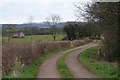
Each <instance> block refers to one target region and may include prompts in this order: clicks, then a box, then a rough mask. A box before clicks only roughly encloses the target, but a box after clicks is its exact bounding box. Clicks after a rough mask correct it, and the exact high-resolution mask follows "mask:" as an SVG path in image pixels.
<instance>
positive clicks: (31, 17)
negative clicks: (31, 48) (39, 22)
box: [28, 16, 33, 42]
mask: <svg viewBox="0 0 120 80" xmlns="http://www.w3.org/2000/svg"><path fill="white" fill-rule="evenodd" d="M32 22H33V16H30V17H29V22H28V24H29V33H30V35H31V42H32Z"/></svg>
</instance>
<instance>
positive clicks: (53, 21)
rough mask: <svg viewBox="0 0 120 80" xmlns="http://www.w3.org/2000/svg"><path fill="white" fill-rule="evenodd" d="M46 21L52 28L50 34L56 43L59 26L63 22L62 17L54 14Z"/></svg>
mask: <svg viewBox="0 0 120 80" xmlns="http://www.w3.org/2000/svg"><path fill="white" fill-rule="evenodd" d="M46 20H47V23H48V25H49V27H50V32H51V34H52V37H53V39H54V41H55V40H56V35H57V25H58V24H59V23H60V22H61V17H60V15H57V14H52V15H51V16H50V17H48V18H47V19H46Z"/></svg>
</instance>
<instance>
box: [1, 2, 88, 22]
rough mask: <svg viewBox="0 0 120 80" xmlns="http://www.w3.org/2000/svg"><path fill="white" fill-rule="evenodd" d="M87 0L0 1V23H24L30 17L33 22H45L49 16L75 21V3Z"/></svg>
mask: <svg viewBox="0 0 120 80" xmlns="http://www.w3.org/2000/svg"><path fill="white" fill-rule="evenodd" d="M87 1H89V0H1V1H0V23H2V24H5V23H26V22H28V18H29V17H30V16H33V17H34V20H33V21H34V22H43V21H46V18H47V17H48V16H49V15H50V14H60V15H61V17H62V21H75V20H76V17H75V15H74V10H75V7H74V6H73V3H75V2H87Z"/></svg>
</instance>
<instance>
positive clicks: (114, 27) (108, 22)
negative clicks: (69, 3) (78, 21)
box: [75, 2, 119, 62]
mask: <svg viewBox="0 0 120 80" xmlns="http://www.w3.org/2000/svg"><path fill="white" fill-rule="evenodd" d="M118 4H119V3H118V2H94V3H91V4H85V7H84V8H82V7H81V6H80V5H75V6H76V9H77V15H79V16H83V17H84V18H85V19H86V20H87V21H91V22H93V23H94V24H97V25H98V26H100V30H101V32H102V36H103V38H102V46H101V48H100V55H101V56H102V57H104V58H105V59H106V60H108V61H110V62H111V61H116V60H118V54H117V53H118V45H117V43H118V8H119V7H118ZM81 12H82V13H81Z"/></svg>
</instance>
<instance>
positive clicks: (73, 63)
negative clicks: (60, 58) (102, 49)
mask: <svg viewBox="0 0 120 80" xmlns="http://www.w3.org/2000/svg"><path fill="white" fill-rule="evenodd" d="M92 46H96V44H94V43H92V44H87V45H84V46H81V47H80V48H81V49H80V50H77V51H75V52H73V53H72V54H71V55H69V56H68V57H67V59H66V64H67V66H68V67H69V69H70V70H71V71H72V73H73V75H74V77H75V78H98V77H97V76H96V75H93V74H92V73H90V72H89V71H88V70H87V69H86V68H85V67H84V66H83V64H81V63H80V61H79V59H78V58H79V54H80V53H81V52H82V51H83V50H85V49H86V48H89V47H92Z"/></svg>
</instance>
